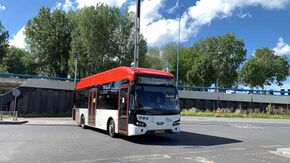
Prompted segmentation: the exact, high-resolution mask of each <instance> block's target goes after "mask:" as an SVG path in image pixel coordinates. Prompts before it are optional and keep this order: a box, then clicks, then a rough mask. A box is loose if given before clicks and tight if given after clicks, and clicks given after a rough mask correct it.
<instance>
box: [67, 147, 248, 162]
mask: <svg viewBox="0 0 290 163" xmlns="http://www.w3.org/2000/svg"><path fill="white" fill-rule="evenodd" d="M242 150H246V148H229V149H221V150H203V151H192V152H178V153H166V154H148V155H132V156H125V157H121V158H104V159H95V160H83V161H65V163H74V162H79V163H87V162H98V161H110V160H119V161H144V160H152V159H170V158H172V157H173V156H174V155H175V156H177V155H183V154H199V153H211V152H226V151H242ZM186 158H187V159H190V158H189V157H186ZM197 158H198V157H195V159H197ZM200 158H201V157H200ZM195 161H197V160H195ZM208 161H211V160H208ZM203 163H213V162H203Z"/></svg>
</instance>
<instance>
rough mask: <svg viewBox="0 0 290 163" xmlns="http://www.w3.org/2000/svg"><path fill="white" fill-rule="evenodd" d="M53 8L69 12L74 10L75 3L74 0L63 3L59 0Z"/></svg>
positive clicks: (66, 0)
mask: <svg viewBox="0 0 290 163" xmlns="http://www.w3.org/2000/svg"><path fill="white" fill-rule="evenodd" d="M53 9H58V10H63V11H65V12H68V11H69V10H74V9H75V5H74V2H73V1H72V0H65V2H64V3H63V4H62V3H61V2H57V3H56V6H55V7H53Z"/></svg>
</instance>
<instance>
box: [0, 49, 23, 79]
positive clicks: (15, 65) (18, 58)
mask: <svg viewBox="0 0 290 163" xmlns="http://www.w3.org/2000/svg"><path fill="white" fill-rule="evenodd" d="M27 53H28V52H26V51H24V50H23V49H19V48H16V47H13V46H12V47H10V48H9V49H8V52H7V54H6V56H5V57H4V58H3V65H5V66H6V67H7V71H8V72H9V73H14V74H25V73H26V67H25V65H24V63H23V58H24V56H25V55H27Z"/></svg>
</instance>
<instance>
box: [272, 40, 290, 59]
mask: <svg viewBox="0 0 290 163" xmlns="http://www.w3.org/2000/svg"><path fill="white" fill-rule="evenodd" d="M273 50H274V51H275V53H276V54H277V55H290V46H289V45H288V44H287V43H285V42H284V39H283V38H282V37H280V38H279V39H278V43H277V45H276V47H275V48H273Z"/></svg>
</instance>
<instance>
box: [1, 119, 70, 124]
mask: <svg viewBox="0 0 290 163" xmlns="http://www.w3.org/2000/svg"><path fill="white" fill-rule="evenodd" d="M0 124H7V125H10V124H15V125H17V124H18V125H19V124H27V125H76V123H75V122H74V121H73V120H72V118H67V117H66V118H62V117H60V118H18V119H17V121H13V119H12V118H4V119H3V120H2V121H0Z"/></svg>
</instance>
